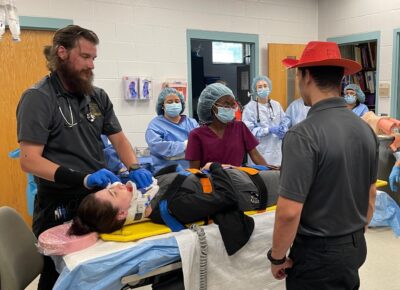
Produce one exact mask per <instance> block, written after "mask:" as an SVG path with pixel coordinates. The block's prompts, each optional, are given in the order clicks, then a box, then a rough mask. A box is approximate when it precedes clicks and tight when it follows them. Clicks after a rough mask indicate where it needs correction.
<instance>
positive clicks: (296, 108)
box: [286, 98, 311, 126]
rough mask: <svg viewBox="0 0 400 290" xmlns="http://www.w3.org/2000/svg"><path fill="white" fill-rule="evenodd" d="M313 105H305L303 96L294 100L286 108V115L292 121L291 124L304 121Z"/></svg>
mask: <svg viewBox="0 0 400 290" xmlns="http://www.w3.org/2000/svg"><path fill="white" fill-rule="evenodd" d="M310 108H311V107H309V106H306V105H304V101H303V99H302V98H299V99H297V100H294V101H293V102H291V103H290V105H289V107H287V109H286V116H287V117H288V118H289V119H290V121H291V126H294V125H296V124H298V123H300V122H301V121H303V120H304V119H305V118H306V117H307V114H308V111H309V110H310Z"/></svg>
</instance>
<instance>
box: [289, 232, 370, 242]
mask: <svg viewBox="0 0 400 290" xmlns="http://www.w3.org/2000/svg"><path fill="white" fill-rule="evenodd" d="M364 232H365V229H364V228H362V229H360V230H358V231H355V232H353V233H350V234H347V235H343V236H337V237H318V236H306V235H301V234H297V235H296V238H295V240H294V241H295V243H298V244H307V245H308V246H321V245H343V244H351V243H352V244H354V245H355V246H356V245H357V240H358V238H359V237H360V236H362V235H364Z"/></svg>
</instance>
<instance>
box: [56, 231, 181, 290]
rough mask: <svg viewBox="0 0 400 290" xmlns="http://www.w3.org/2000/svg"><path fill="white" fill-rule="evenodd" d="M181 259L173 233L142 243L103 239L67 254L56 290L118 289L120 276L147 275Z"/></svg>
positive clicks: (120, 286)
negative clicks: (88, 246)
mask: <svg viewBox="0 0 400 290" xmlns="http://www.w3.org/2000/svg"><path fill="white" fill-rule="evenodd" d="M179 259H180V256H179V249H178V244H177V242H176V240H175V238H174V237H173V235H171V234H166V235H161V236H157V237H154V238H148V239H144V240H141V241H139V242H128V243H118V242H101V241H99V242H98V243H96V244H95V245H93V246H92V247H90V248H87V249H85V250H82V251H79V252H76V253H73V254H70V255H68V256H65V257H64V267H63V269H62V272H61V274H60V277H59V278H58V280H57V282H56V284H55V286H54V289H57V290H75V289H80V290H81V289H82V290H86V289H88V290H114V289H115V290H118V289H121V288H122V287H123V285H122V284H121V282H120V280H121V277H124V276H127V275H131V274H138V275H144V274H146V273H148V272H150V271H153V270H155V269H157V268H159V267H162V266H164V265H167V264H170V263H172V262H175V261H178V260H179Z"/></svg>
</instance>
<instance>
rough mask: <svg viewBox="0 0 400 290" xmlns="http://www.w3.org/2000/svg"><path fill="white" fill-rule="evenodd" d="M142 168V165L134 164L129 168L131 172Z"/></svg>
mask: <svg viewBox="0 0 400 290" xmlns="http://www.w3.org/2000/svg"><path fill="white" fill-rule="evenodd" d="M139 168H140V164H138V163H133V164H131V165H130V166H129V171H135V170H137V169H139Z"/></svg>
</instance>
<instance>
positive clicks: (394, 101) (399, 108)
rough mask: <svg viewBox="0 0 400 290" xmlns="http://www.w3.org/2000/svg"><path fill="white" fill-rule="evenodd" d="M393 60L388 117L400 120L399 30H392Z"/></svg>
mask: <svg viewBox="0 0 400 290" xmlns="http://www.w3.org/2000/svg"><path fill="white" fill-rule="evenodd" d="M392 57H393V60H392V66H393V69H392V91H391V100H390V116H393V117H394V118H396V119H399V118H400V104H399V102H398V99H399V95H400V28H398V29H395V30H394V34H393V55H392Z"/></svg>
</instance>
